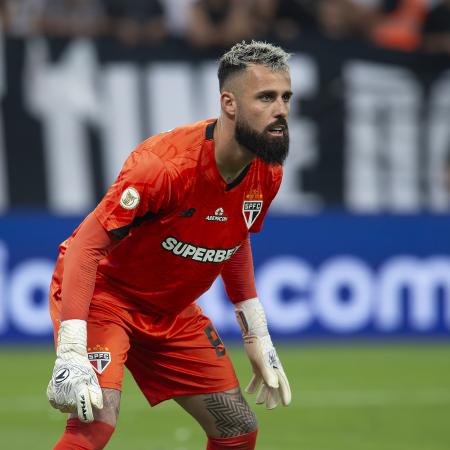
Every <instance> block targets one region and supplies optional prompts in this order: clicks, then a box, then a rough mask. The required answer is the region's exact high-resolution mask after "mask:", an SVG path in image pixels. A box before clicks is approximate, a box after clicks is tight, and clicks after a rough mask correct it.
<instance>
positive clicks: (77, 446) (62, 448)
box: [53, 419, 114, 450]
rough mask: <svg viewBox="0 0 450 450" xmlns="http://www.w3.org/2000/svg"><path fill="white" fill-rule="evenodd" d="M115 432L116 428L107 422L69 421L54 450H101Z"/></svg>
mask: <svg viewBox="0 0 450 450" xmlns="http://www.w3.org/2000/svg"><path fill="white" fill-rule="evenodd" d="M113 432H114V427H113V426H112V425H109V424H107V423H105V422H100V421H98V420H94V422H92V423H83V422H80V421H79V420H78V419H69V420H68V421H67V425H66V431H65V432H64V434H63V435H62V437H61V439H60V440H59V441H58V443H57V444H56V445H55V447H54V448H53V450H101V449H103V448H105V446H106V444H107V443H108V441H109V439H110V438H111V436H112V434H113Z"/></svg>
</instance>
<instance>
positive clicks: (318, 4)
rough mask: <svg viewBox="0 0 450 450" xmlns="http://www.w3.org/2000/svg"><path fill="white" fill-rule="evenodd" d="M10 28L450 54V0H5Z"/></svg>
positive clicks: (1, 10) (1, 5)
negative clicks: (343, 43)
mask: <svg viewBox="0 0 450 450" xmlns="http://www.w3.org/2000/svg"><path fill="white" fill-rule="evenodd" d="M0 14H1V18H2V27H3V30H4V32H5V33H7V34H11V35H15V36H32V35H36V34H41V35H46V36H52V37H63V38H73V37H83V36H88V37H110V38H114V39H117V40H119V41H120V42H121V43H122V44H124V45H129V46H137V45H148V44H153V45H157V44H159V43H163V42H164V41H165V40H169V39H183V40H185V41H187V42H188V43H189V44H191V45H192V46H194V47H197V48H208V47H227V46H229V45H230V44H232V43H234V42H237V41H240V40H244V39H245V40H248V39H252V38H257V39H264V38H265V39H275V40H277V41H281V42H289V41H294V40H298V39H301V37H302V35H305V34H308V33H309V34H311V33H320V34H322V35H324V36H327V37H328V38H331V39H341V40H342V39H361V40H366V41H368V42H371V43H373V44H374V45H377V46H380V47H385V48H390V49H396V50H402V51H414V50H424V51H428V52H440V53H441V52H445V53H448V54H450V0H0Z"/></svg>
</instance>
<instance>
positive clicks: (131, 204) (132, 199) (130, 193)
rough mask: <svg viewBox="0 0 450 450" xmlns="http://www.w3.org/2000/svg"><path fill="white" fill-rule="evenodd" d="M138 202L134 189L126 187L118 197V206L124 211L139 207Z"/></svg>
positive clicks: (137, 193) (136, 192)
mask: <svg viewBox="0 0 450 450" xmlns="http://www.w3.org/2000/svg"><path fill="white" fill-rule="evenodd" d="M139 200H140V198H139V192H138V191H137V190H136V189H135V188H134V187H128V188H126V189H125V190H124V191H123V193H122V196H121V197H120V206H121V207H122V208H125V209H134V208H136V206H137V205H139Z"/></svg>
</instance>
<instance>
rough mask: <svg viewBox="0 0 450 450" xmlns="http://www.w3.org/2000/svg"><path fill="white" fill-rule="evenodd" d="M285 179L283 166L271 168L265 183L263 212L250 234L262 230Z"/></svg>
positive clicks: (251, 228)
mask: <svg viewBox="0 0 450 450" xmlns="http://www.w3.org/2000/svg"><path fill="white" fill-rule="evenodd" d="M282 178H283V169H282V167H281V166H274V167H271V168H270V171H269V173H268V176H267V183H265V187H264V193H263V201H262V206H261V212H260V214H258V217H257V218H256V220H255V222H254V223H253V225H252V226H251V227H250V229H249V231H250V233H259V232H260V231H261V229H262V226H263V223H264V219H265V217H266V214H267V211H268V209H269V207H270V205H271V203H272V201H273V199H274V198H275V196H276V195H277V193H278V190H279V189H280V185H281V180H282Z"/></svg>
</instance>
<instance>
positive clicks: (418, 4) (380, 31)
mask: <svg viewBox="0 0 450 450" xmlns="http://www.w3.org/2000/svg"><path fill="white" fill-rule="evenodd" d="M426 11H427V5H426V2H425V1H424V0H403V1H402V2H401V4H400V5H399V7H398V8H397V9H396V10H395V11H393V12H392V13H391V14H388V15H387V16H386V17H385V18H383V19H381V20H380V21H379V23H378V24H377V25H376V26H375V27H374V29H373V30H372V39H373V41H374V42H375V43H376V44H377V45H380V46H381V47H386V48H393V49H400V50H407V51H411V50H415V49H417V48H418V47H419V45H420V43H421V39H422V38H421V30H422V25H423V22H424V20H425V17H426Z"/></svg>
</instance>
